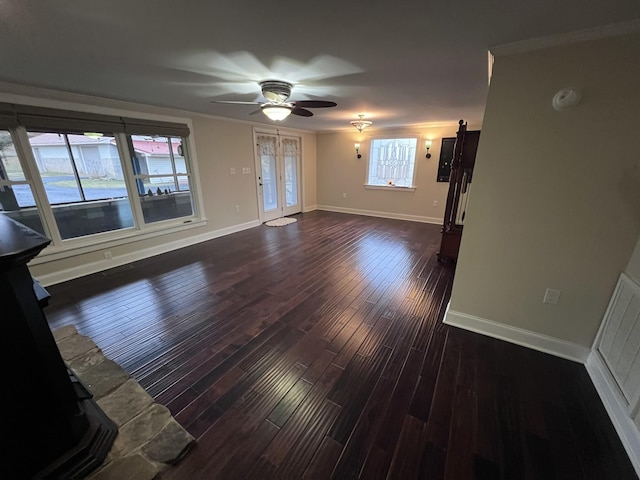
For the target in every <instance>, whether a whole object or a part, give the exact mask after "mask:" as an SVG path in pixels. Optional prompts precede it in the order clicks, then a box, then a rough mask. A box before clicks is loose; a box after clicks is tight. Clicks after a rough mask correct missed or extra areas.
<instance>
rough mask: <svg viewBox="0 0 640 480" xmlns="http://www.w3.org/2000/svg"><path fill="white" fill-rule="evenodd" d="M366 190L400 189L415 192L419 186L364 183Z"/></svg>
mask: <svg viewBox="0 0 640 480" xmlns="http://www.w3.org/2000/svg"><path fill="white" fill-rule="evenodd" d="M364 188H365V189H366V190H399V191H402V192H415V191H416V188H417V187H400V186H396V185H369V184H366V183H365V184H364Z"/></svg>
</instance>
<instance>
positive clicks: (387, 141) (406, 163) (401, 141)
mask: <svg viewBox="0 0 640 480" xmlns="http://www.w3.org/2000/svg"><path fill="white" fill-rule="evenodd" d="M417 145H418V138H417V137H408V138H376V139H373V140H371V148H370V150H369V152H370V153H369V169H368V175H367V185H372V186H384V185H386V186H389V187H413V186H414V175H415V161H416V149H417Z"/></svg>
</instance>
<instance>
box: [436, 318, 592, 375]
mask: <svg viewBox="0 0 640 480" xmlns="http://www.w3.org/2000/svg"><path fill="white" fill-rule="evenodd" d="M444 323H446V324H447V325H451V326H454V327H459V328H462V329H464V330H469V331H471V332H475V333H480V334H482V335H486V336H488V337H493V338H497V339H499V340H504V341H506V342H510V343H515V344H516V345H521V346H523V347H527V348H531V349H533V350H537V351H539V352H544V353H548V354H550V355H554V356H556V357H561V358H565V359H567V360H572V361H574V362H578V363H585V362H586V361H587V358H588V357H589V352H590V350H589V349H588V348H587V347H584V346H582V345H578V344H576V343H572V342H567V341H565V340H560V339H558V338H554V337H549V336H547V335H543V334H541V333H536V332H532V331H530V330H525V329H522V328H518V327H513V326H511V325H505V324H503V323H498V322H494V321H492V320H487V319H485V318H481V317H476V316H474V315H469V314H466V313H462V312H456V311H454V310H449V309H447V313H446V314H445V317H444Z"/></svg>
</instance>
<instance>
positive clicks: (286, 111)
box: [262, 105, 291, 122]
mask: <svg viewBox="0 0 640 480" xmlns="http://www.w3.org/2000/svg"><path fill="white" fill-rule="evenodd" d="M262 113H264V114H265V115H266V116H267V117H269V119H270V120H273V121H274V122H279V121H281V120H284V119H285V118H287V117H288V116H289V115H290V114H291V107H289V106H286V105H263V106H262Z"/></svg>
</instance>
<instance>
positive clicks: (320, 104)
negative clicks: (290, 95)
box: [293, 100, 338, 108]
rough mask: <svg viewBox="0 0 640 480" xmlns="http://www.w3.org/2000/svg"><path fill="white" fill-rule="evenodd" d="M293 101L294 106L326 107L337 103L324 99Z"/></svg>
mask: <svg viewBox="0 0 640 480" xmlns="http://www.w3.org/2000/svg"><path fill="white" fill-rule="evenodd" d="M293 103H294V104H295V106H296V107H306V108H328V107H335V106H337V105H338V104H337V103H336V102H328V101H326V100H297V101H295V102H293Z"/></svg>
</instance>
